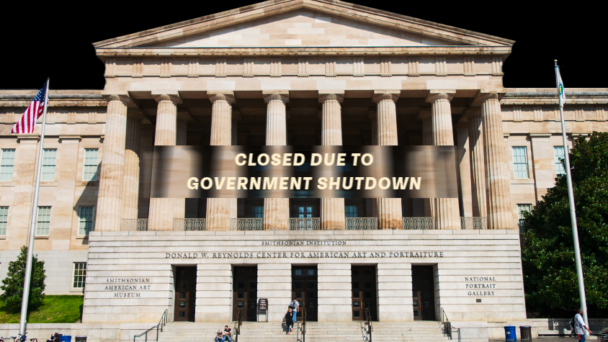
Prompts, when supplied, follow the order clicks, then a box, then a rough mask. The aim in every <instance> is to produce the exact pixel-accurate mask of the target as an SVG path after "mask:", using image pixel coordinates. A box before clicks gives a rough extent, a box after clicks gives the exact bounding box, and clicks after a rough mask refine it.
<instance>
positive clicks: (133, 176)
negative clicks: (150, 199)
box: [122, 110, 143, 219]
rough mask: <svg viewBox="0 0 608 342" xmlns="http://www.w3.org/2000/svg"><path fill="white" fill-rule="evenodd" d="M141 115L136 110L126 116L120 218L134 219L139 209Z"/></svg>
mask: <svg viewBox="0 0 608 342" xmlns="http://www.w3.org/2000/svg"><path fill="white" fill-rule="evenodd" d="M142 119H143V115H142V114H141V113H140V112H138V111H135V110H134V111H133V113H129V116H128V117H127V134H126V142H125V168H124V174H123V181H122V184H123V185H122V196H123V197H122V218H123V219H136V218H137V217H138V216H137V211H138V209H139V156H140V153H139V142H140V139H141V138H140V131H141V120H142Z"/></svg>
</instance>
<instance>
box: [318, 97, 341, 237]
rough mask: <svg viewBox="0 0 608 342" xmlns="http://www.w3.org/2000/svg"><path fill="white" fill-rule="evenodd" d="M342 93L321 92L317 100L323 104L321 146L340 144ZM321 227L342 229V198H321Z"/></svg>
mask: <svg viewBox="0 0 608 342" xmlns="http://www.w3.org/2000/svg"><path fill="white" fill-rule="evenodd" d="M342 100H343V96H342V95H338V94H322V95H320V96H319V102H321V103H322V104H323V111H322V113H321V115H322V118H321V121H322V124H321V144H322V145H323V146H342V113H341V107H340V103H341V102H342ZM321 229H324V230H344V229H346V225H345V214H344V198H321Z"/></svg>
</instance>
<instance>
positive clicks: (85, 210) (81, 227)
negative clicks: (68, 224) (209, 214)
mask: <svg viewBox="0 0 608 342" xmlns="http://www.w3.org/2000/svg"><path fill="white" fill-rule="evenodd" d="M94 215H95V207H79V208H78V221H79V223H78V235H80V236H86V235H89V232H90V231H92V230H93V224H94V220H93V216H94Z"/></svg>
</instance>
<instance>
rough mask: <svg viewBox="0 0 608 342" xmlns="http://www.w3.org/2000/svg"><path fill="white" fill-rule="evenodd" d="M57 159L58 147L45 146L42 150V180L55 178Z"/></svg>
mask: <svg viewBox="0 0 608 342" xmlns="http://www.w3.org/2000/svg"><path fill="white" fill-rule="evenodd" d="M56 161H57V149H54V148H45V149H44V150H43V151H42V180H43V181H52V180H55V163H56Z"/></svg>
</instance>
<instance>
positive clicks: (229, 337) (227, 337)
mask: <svg viewBox="0 0 608 342" xmlns="http://www.w3.org/2000/svg"><path fill="white" fill-rule="evenodd" d="M222 333H223V334H224V337H222V342H226V341H228V342H232V330H230V328H229V327H228V326H227V325H226V326H225V327H224V331H223V332H222Z"/></svg>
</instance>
